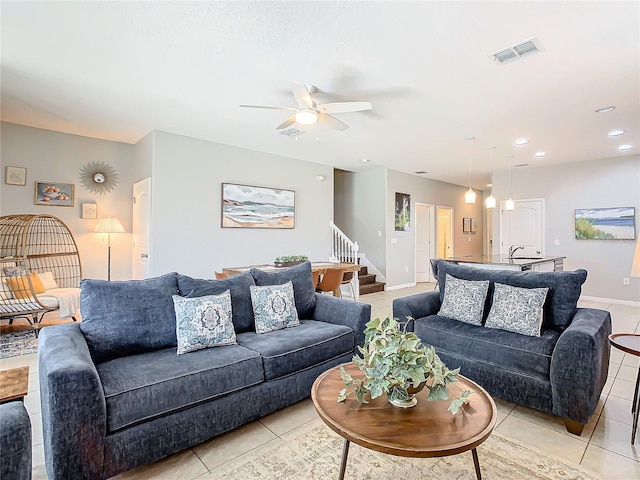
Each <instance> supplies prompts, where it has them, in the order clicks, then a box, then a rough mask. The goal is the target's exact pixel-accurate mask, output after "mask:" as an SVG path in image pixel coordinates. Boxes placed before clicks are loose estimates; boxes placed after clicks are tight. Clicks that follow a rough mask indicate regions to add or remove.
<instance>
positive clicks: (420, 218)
mask: <svg viewBox="0 0 640 480" xmlns="http://www.w3.org/2000/svg"><path fill="white" fill-rule="evenodd" d="M432 212H433V207H432V206H429V205H423V204H419V203H417V204H416V219H415V222H416V282H435V280H434V279H433V276H432V274H431V264H430V262H429V260H430V259H431V258H433V256H434V252H433V243H434V242H433V233H432V232H433V223H432V220H431V219H432Z"/></svg>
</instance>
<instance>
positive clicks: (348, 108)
mask: <svg viewBox="0 0 640 480" xmlns="http://www.w3.org/2000/svg"><path fill="white" fill-rule="evenodd" d="M291 91H292V92H293V96H294V98H295V99H296V102H297V103H298V106H297V107H272V106H268V105H240V106H241V107H247V108H268V109H272V110H288V111H291V112H295V113H294V114H293V115H291V116H290V117H289V118H287V119H286V120H285V121H284V122H282V123H281V124H280V125H278V126H277V127H276V128H277V129H280V130H281V129H283V128H287V127H289V126H291V125H293V124H294V123H299V124H301V125H313V124H314V123H316V122H320V123H323V124H324V125H326V126H327V127H330V128H333V129H335V130H340V131H344V130H346V129H347V128H349V125H347V124H346V123H344V122H343V121H341V120H338V119H337V118H336V117H334V116H333V115H331V114H332V113H348V112H360V111H363V110H371V109H372V108H373V107H372V105H371V102H332V103H323V104H320V105H316V102H315V101H314V100H313V97H312V94H313V93H314V92H315V91H316V87H314V86H313V85H299V84H297V83H292V84H291Z"/></svg>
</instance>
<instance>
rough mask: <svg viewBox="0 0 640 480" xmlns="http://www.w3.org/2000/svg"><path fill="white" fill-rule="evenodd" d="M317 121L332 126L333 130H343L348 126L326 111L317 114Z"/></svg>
mask: <svg viewBox="0 0 640 480" xmlns="http://www.w3.org/2000/svg"><path fill="white" fill-rule="evenodd" d="M318 122H322V123H324V124H325V125H326V126H327V127H329V128H333V129H335V130H340V131H341V132H344V131H345V130H346V129H347V128H349V125H347V124H346V123H344V122H342V121H340V120H338V119H337V118H336V117H332V116H331V115H329V114H328V113H320V114H319V115H318Z"/></svg>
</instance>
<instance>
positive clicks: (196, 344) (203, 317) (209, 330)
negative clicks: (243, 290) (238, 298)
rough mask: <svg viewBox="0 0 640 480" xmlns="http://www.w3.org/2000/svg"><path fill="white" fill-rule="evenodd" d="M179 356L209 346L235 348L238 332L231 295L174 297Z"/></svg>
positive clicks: (227, 292) (227, 293)
mask: <svg viewBox="0 0 640 480" xmlns="http://www.w3.org/2000/svg"><path fill="white" fill-rule="evenodd" d="M173 305H174V307H175V311H176V335H177V337H178V355H182V354H183V353H188V352H194V351H196V350H200V349H203V348H207V347H215V346H218V345H232V344H234V343H238V342H236V332H235V331H234V330H233V323H232V322H231V294H230V293H229V290H227V291H226V292H224V293H223V294H222V295H205V296H203V297H193V298H186V297H180V296H179V295H174V296H173Z"/></svg>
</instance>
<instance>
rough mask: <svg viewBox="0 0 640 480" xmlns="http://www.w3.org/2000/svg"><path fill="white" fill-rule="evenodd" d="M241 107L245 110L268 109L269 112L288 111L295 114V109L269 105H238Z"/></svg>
mask: <svg viewBox="0 0 640 480" xmlns="http://www.w3.org/2000/svg"><path fill="white" fill-rule="evenodd" d="M240 106H241V107H246V108H268V109H270V110H289V111H291V112H295V111H296V110H297V109H296V108H293V107H272V106H269V105H240Z"/></svg>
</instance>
